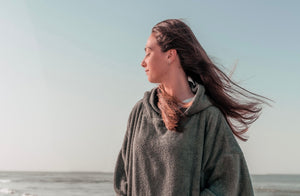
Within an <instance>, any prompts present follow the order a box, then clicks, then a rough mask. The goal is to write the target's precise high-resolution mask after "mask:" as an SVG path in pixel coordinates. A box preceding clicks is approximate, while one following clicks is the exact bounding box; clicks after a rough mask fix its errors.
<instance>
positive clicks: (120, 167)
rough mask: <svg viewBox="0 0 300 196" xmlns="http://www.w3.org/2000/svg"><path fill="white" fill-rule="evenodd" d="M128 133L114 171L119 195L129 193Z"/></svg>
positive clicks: (116, 190)
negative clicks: (126, 163)
mask: <svg viewBox="0 0 300 196" xmlns="http://www.w3.org/2000/svg"><path fill="white" fill-rule="evenodd" d="M126 145H127V134H126V135H125V138H124V141H123V145H122V149H121V150H120V152H119V155H118V158H117V163H116V166H115V171H114V189H115V192H116V195H117V196H125V195H127V174H126V171H125V163H124V162H125V156H126Z"/></svg>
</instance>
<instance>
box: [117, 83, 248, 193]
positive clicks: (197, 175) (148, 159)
mask: <svg viewBox="0 0 300 196" xmlns="http://www.w3.org/2000/svg"><path fill="white" fill-rule="evenodd" d="M185 115H186V118H184V119H183V120H182V121H181V122H180V126H181V127H183V129H184V131H183V132H180V133H179V132H174V131H169V130H167V128H166V127H165V125H164V122H163V121H162V118H161V115H160V110H159V109H158V107H157V88H154V89H152V90H151V91H150V92H146V93H145V96H144V98H143V99H142V100H140V101H139V102H138V103H137V104H136V105H135V106H134V108H133V110H132V112H131V114H130V116H129V120H128V126H127V131H126V134H125V138H124V142H123V145H122V149H121V151H120V154H119V156H118V159H117V163H116V167H115V172H114V188H115V191H116V194H117V195H128V196H129V195H134V196H148V195H149V196H150V195H151V196H175V195H176V196H177V195H178V196H186V195H191V196H199V195H201V196H208V195H228V196H241V195H245V196H246V195H247V196H248V195H254V194H253V189H252V184H251V179H250V175H249V172H248V169H247V165H246V162H245V159H244V156H243V153H242V151H241V149H240V147H239V145H238V143H237V142H236V140H235V138H234V136H233V134H232V131H231V129H230V127H229V125H228V123H227V122H226V120H225V118H224V115H223V114H222V113H221V112H220V110H219V109H218V108H217V107H215V106H213V105H212V104H211V102H210V101H209V99H208V97H207V96H206V95H205V89H204V87H203V86H202V85H199V84H198V85H197V92H196V95H195V98H194V101H193V103H192V105H191V106H190V107H189V108H187V110H186V111H185Z"/></svg>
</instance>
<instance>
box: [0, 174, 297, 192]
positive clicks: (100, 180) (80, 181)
mask: <svg viewBox="0 0 300 196" xmlns="http://www.w3.org/2000/svg"><path fill="white" fill-rule="evenodd" d="M252 181H253V187H254V190H255V195H257V196H272V195H274V196H296V195H297V196H300V175H252ZM10 195H12V196H96V195H97V196H99V195H100V196H113V195H115V194H114V191H113V174H112V173H100V172H69V173H67V172H0V196H10Z"/></svg>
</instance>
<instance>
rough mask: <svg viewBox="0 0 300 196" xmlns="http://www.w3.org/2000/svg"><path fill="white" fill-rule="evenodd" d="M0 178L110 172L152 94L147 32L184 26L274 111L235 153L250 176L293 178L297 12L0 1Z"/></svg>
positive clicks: (255, 4)
mask: <svg viewBox="0 0 300 196" xmlns="http://www.w3.org/2000/svg"><path fill="white" fill-rule="evenodd" d="M0 4H1V6H0V157H1V161H0V170H30V171H37V170H38V171H41V170H42V171H104V172H112V171H113V169H114V164H115V161H116V158H117V154H118V152H119V150H120V148H121V144H122V141H123V137H124V134H125V129H126V124H127V118H128V115H129V113H130V111H131V109H132V107H133V105H134V104H135V103H136V102H137V101H138V100H139V99H141V98H142V97H143V94H144V92H145V91H147V90H150V89H151V88H153V87H155V85H153V84H149V82H148V81H147V77H146V75H145V73H144V71H143V69H142V67H141V66H140V62H141V60H142V59H143V57H144V46H145V43H146V40H147V38H148V36H149V35H150V31H151V28H152V27H153V26H154V25H155V24H156V23H158V22H160V21H162V20H165V19H168V18H183V19H184V20H185V21H186V22H187V24H189V25H190V27H191V28H192V30H193V31H194V33H195V35H196V37H197V38H198V40H199V41H200V43H201V44H202V46H203V47H204V49H205V50H206V51H207V53H208V54H209V55H210V56H211V57H212V58H213V59H214V61H215V62H216V63H217V64H218V65H223V66H224V67H225V68H226V69H225V71H228V72H229V70H230V69H232V68H233V67H234V64H235V63H236V62H238V65H237V68H236V70H235V72H234V75H233V79H234V80H235V81H237V82H238V83H239V84H240V85H241V86H243V87H245V88H247V89H249V90H251V91H253V92H255V93H258V94H262V95H264V96H266V97H269V98H271V99H273V100H274V101H275V102H274V103H272V105H273V107H265V108H264V111H263V114H262V115H261V118H260V119H259V120H258V121H257V122H256V123H255V124H253V126H251V128H250V131H249V132H248V135H249V137H250V138H249V141H248V142H246V143H243V142H239V143H240V144H241V147H242V149H243V151H244V154H245V157H246V160H247V162H248V167H249V170H250V173H253V174H265V173H291V174H295V173H297V174H299V173H300V156H299V149H300V142H299V138H300V126H299V124H298V122H297V121H298V120H299V116H300V112H299V110H300V103H299V100H300V85H299V84H300V36H299V35H300V25H299V21H300V12H299V7H300V2H299V1H296V0H295V1H292V0H288V1H283V0H282V1H279V0H278V1H276V0H275V1H271V0H265V1H261V0H252V1H251V2H250V1H248V2H245V1H233V0H228V1H221V0H220V1H202V0H199V1H196V0H193V1H191V0H190V1H175V0H166V1H138V0H136V1H92V0H85V1H42V0H41V1H34V0H27V1H21V0H20V1H17V0H10V1H5V0H1V1H0Z"/></svg>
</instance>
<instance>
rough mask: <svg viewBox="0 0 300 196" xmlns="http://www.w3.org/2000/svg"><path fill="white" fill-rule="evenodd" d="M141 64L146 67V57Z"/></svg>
mask: <svg viewBox="0 0 300 196" xmlns="http://www.w3.org/2000/svg"><path fill="white" fill-rule="evenodd" d="M141 66H142V67H144V68H145V67H146V62H145V59H143V60H142V62H141Z"/></svg>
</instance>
